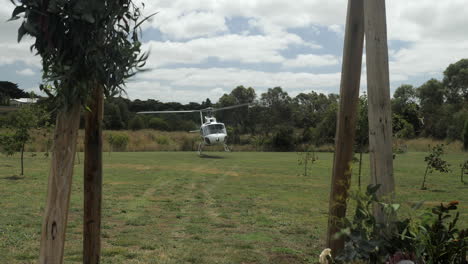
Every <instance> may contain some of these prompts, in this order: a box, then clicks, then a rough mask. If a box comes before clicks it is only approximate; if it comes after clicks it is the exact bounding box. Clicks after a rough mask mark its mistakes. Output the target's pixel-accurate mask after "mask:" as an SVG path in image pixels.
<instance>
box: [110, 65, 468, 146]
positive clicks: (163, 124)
mask: <svg viewBox="0 0 468 264" xmlns="http://www.w3.org/2000/svg"><path fill="white" fill-rule="evenodd" d="M443 76H444V77H443V80H441V81H439V80H436V79H431V80H428V81H427V82H425V83H424V84H423V85H421V86H419V87H413V86H412V85H401V86H400V87H398V88H397V89H396V90H395V92H394V94H393V98H392V112H393V113H392V114H393V132H394V135H395V137H397V138H405V139H410V138H415V137H432V138H436V139H448V140H462V141H463V140H464V138H463V137H464V136H463V135H464V134H463V132H464V128H465V127H466V126H468V60H467V59H462V60H460V61H458V62H456V63H454V64H451V65H450V66H448V67H447V69H446V70H445V71H444V75H443ZM338 102H339V96H338V95H336V94H328V95H325V94H321V93H316V92H314V91H311V92H310V93H300V94H298V95H297V96H295V97H291V96H290V95H289V94H288V93H287V92H286V91H285V90H283V89H282V88H281V87H275V88H270V89H268V90H267V91H266V92H265V93H262V94H259V95H258V94H257V93H256V91H255V90H254V89H253V88H251V87H244V86H238V87H236V88H234V89H233V90H232V91H231V92H230V93H229V94H224V95H223V96H222V97H221V98H219V100H218V101H217V102H216V103H211V101H210V100H209V99H206V101H204V102H202V103H195V102H191V103H188V104H180V103H175V102H170V103H163V102H159V101H157V100H153V99H149V100H146V101H141V100H134V101H130V100H128V99H124V98H109V99H107V100H106V103H105V117H104V124H105V127H106V129H112V130H119V129H132V130H138V129H143V128H153V129H158V130H165V131H174V130H180V131H188V130H192V129H196V128H197V126H198V125H199V122H200V120H199V115H198V114H197V113H193V114H190V113H189V114H171V115H146V116H141V115H135V113H136V112H139V111H163V110H191V109H204V108H207V107H225V106H231V105H236V104H242V103H251V107H249V108H247V107H245V108H239V109H233V110H228V111H220V112H217V113H216V115H217V118H219V120H220V121H222V122H224V123H225V124H226V125H227V127H228V130H229V136H230V141H231V143H234V144H247V143H248V144H254V145H258V146H271V147H272V149H274V150H285V151H287V150H291V149H294V147H295V146H297V145H298V144H303V143H304V144H314V145H323V144H331V143H333V141H334V136H335V128H336V116H337V110H338ZM359 115H360V116H359V121H358V140H360V141H361V142H362V145H366V141H367V134H368V131H367V97H366V95H365V94H363V95H362V96H361V97H360V111H359ZM359 130H360V131H359ZM243 134H249V135H250V138H249V142H241V141H242V140H241V138H245V137H241V135H243ZM360 137H361V138H360Z"/></svg>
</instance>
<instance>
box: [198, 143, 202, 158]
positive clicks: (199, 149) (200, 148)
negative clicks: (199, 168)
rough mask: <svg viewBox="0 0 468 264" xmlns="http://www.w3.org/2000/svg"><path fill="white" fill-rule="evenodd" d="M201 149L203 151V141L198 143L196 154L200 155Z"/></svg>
mask: <svg viewBox="0 0 468 264" xmlns="http://www.w3.org/2000/svg"><path fill="white" fill-rule="evenodd" d="M202 151H203V143H202V142H200V143H198V156H201V155H202Z"/></svg>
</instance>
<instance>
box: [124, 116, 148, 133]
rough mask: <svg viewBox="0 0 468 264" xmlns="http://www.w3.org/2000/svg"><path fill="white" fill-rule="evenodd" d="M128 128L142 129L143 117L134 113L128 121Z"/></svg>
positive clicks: (143, 126) (143, 124)
mask: <svg viewBox="0 0 468 264" xmlns="http://www.w3.org/2000/svg"><path fill="white" fill-rule="evenodd" d="M128 128H130V129H131V130H140V129H143V128H145V122H144V121H143V118H142V117H141V116H139V115H136V116H135V117H133V118H132V119H131V120H130V122H129V123H128Z"/></svg>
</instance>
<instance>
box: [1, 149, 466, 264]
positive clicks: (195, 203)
mask: <svg viewBox="0 0 468 264" xmlns="http://www.w3.org/2000/svg"><path fill="white" fill-rule="evenodd" d="M208 154H210V155H211V156H210V157H206V158H199V157H198V156H197V155H196V154H195V153H193V152H146V153H145V152H137V153H132V152H126V153H112V154H111V155H110V156H109V155H108V154H107V153H106V154H105V155H104V157H105V165H104V173H105V176H104V201H103V234H102V235H103V249H102V261H101V262H102V263H174V264H176V263H177V264H179V263H315V262H316V261H317V256H318V254H319V253H320V251H321V249H323V240H324V235H325V229H326V221H327V212H328V196H329V189H330V174H331V165H332V159H333V154H330V153H318V158H319V160H318V161H317V162H316V163H315V164H314V165H313V170H312V173H311V176H308V177H304V176H300V175H299V174H300V173H301V171H302V169H301V168H300V167H298V165H297V159H298V155H297V154H296V153H266V152H263V153H252V152H242V153H240V152H237V153H236V152H234V153H216V152H210V153H208ZM424 155H425V153H421V152H410V153H406V154H402V155H398V156H397V157H396V160H395V176H396V180H397V198H398V200H399V201H400V202H401V203H402V204H403V205H406V206H403V211H402V214H411V215H417V214H418V212H413V211H411V210H408V209H407V208H408V206H409V204H411V203H413V202H418V201H423V200H424V201H426V204H427V205H428V206H433V205H436V204H438V203H439V202H448V201H452V200H459V201H460V203H461V204H460V211H461V222H460V226H461V227H465V228H466V227H468V220H467V219H468V194H467V193H468V185H462V184H461V183H460V179H459V177H460V176H459V170H458V164H459V163H460V162H461V161H462V159H466V158H467V155H466V154H460V153H459V154H448V155H446V158H447V160H448V161H449V162H450V163H452V164H453V165H452V168H453V169H454V172H453V173H451V174H446V175H441V174H438V173H434V174H432V175H429V177H428V182H427V186H428V188H429V190H426V191H421V190H419V187H420V184H421V180H422V175H423V173H424V169H425V167H424V161H423V160H424ZM81 159H83V155H82V154H81ZM367 159H368V157H367V156H366V157H365V161H367ZM18 163H19V161H18V158H17V157H5V156H0V208H1V210H0V262H1V263H35V262H36V260H37V256H38V251H39V250H38V247H39V238H40V226H41V222H42V213H43V209H44V205H45V204H44V203H45V195H46V188H47V186H46V183H47V175H48V173H47V172H48V167H49V160H48V159H45V158H43V157H42V155H41V154H38V155H37V156H35V157H31V154H30V153H27V154H26V163H25V164H26V168H25V174H26V175H25V177H24V178H18V177H14V175H15V174H18V173H19V169H18ZM367 167H368V164H367V163H365V164H364V170H363V173H364V176H365V177H364V179H363V182H368V177H367V176H368V174H369V173H368V169H367ZM355 171H357V170H355ZM82 173H83V168H82V164H77V165H76V169H75V176H74V182H73V193H72V197H71V205H70V214H69V223H68V229H67V243H66V246H65V247H66V248H65V254H66V255H65V263H80V262H81V254H82V250H81V248H82V246H81V243H82V231H81V230H82V208H83V204H82V203H83V194H82V192H83V187H82V182H83V180H82V178H83V177H82ZM12 176H13V177H12ZM467 180H468V179H467ZM356 182H357V179H356V177H354V179H353V185H354V186H356Z"/></svg>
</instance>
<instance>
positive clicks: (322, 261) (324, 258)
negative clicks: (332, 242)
mask: <svg viewBox="0 0 468 264" xmlns="http://www.w3.org/2000/svg"><path fill="white" fill-rule="evenodd" d="M327 256H330V258H331V256H332V255H331V249H329V248H326V249H324V250H323V251H322V253H320V257H319V262H320V264H330V263H328V260H327Z"/></svg>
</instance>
